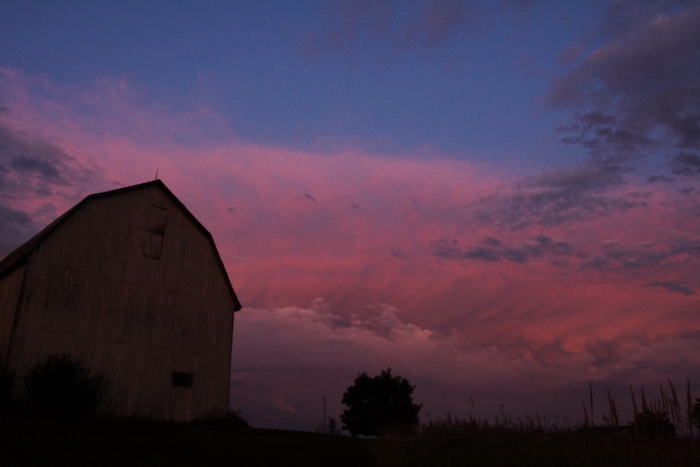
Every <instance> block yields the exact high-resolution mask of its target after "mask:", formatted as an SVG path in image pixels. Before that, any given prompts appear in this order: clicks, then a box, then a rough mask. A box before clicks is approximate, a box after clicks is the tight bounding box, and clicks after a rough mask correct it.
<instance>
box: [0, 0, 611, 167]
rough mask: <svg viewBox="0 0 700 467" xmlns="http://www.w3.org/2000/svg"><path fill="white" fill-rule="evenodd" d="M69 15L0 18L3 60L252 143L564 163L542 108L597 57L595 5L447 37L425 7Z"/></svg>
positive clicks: (184, 6) (493, 13) (59, 7)
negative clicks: (128, 85)
mask: <svg viewBox="0 0 700 467" xmlns="http://www.w3.org/2000/svg"><path fill="white" fill-rule="evenodd" d="M365 3H366V4H367V5H371V4H372V2H365ZM365 3H363V2H360V3H357V4H356V5H364V4H365ZM453 3H454V6H449V5H448V7H449V8H451V9H456V8H457V7H459V6H460V5H459V3H458V2H453ZM68 5H69V6H66V4H56V3H53V2H27V3H23V4H22V5H21V6H16V7H5V9H4V11H3V15H2V19H0V21H1V22H2V23H0V25H1V26H2V31H3V33H2V34H3V35H4V37H2V38H1V39H0V40H2V42H3V43H6V44H13V46H12V47H3V49H2V51H0V59H1V60H2V63H4V64H5V65H6V66H9V67H16V68H19V69H22V70H24V71H25V72H27V73H31V74H43V75H47V76H50V77H51V79H52V80H54V81H55V82H57V83H70V84H72V85H77V86H80V85H81V84H82V85H86V84H88V83H91V82H94V81H95V80H97V79H100V78H102V77H104V76H118V77H123V78H125V79H127V80H129V81H130V82H134V83H137V84H138V86H139V87H140V88H141V89H142V91H143V93H144V94H145V96H146V98H147V99H150V100H152V101H154V103H158V102H160V103H166V105H168V106H172V107H173V108H176V109H177V108H179V107H181V106H193V105H200V104H201V103H205V104H206V105H207V106H211V107H213V108H215V109H217V111H219V112H221V113H222V114H223V115H224V116H225V117H226V119H227V123H228V126H229V128H230V131H231V132H233V133H235V134H236V135H238V136H240V137H241V138H244V139H246V140H250V141H253V142H256V143H266V144H275V145H281V146H285V147H296V148H306V149H308V148H320V149H321V150H324V149H327V150H332V149H334V148H335V147H337V146H338V145H343V144H351V145H358V144H359V145H363V146H366V147H367V148H368V149H371V150H374V151H378V152H382V153H387V154H392V153H397V152H416V153H420V152H425V151H426V150H428V151H430V152H431V153H434V152H437V153H439V154H442V155H444V156H446V157H455V158H464V159H481V158H487V159H490V160H493V159H499V160H498V162H499V163H502V162H508V161H509V160H510V161H512V160H519V159H521V158H523V157H525V158H527V159H528V160H529V161H530V163H532V164H533V165H538V164H539V163H544V164H548V163H549V164H557V163H558V159H560V158H561V156H560V155H557V154H555V152H556V151H557V149H556V148H555V147H552V143H551V140H552V138H551V134H552V132H553V131H554V129H555V128H556V126H557V125H558V122H559V121H560V119H561V118H562V117H563V115H562V114H561V113H558V112H554V111H552V110H549V109H545V108H544V107H543V104H542V96H543V94H544V93H545V92H546V90H547V88H548V86H549V85H550V82H551V80H552V78H553V77H554V76H556V74H558V73H559V74H561V73H564V72H565V71H566V70H567V68H568V67H570V66H571V63H569V64H568V66H567V64H558V59H559V56H560V55H561V54H562V53H564V52H566V51H567V50H568V49H569V48H570V47H571V46H572V45H577V44H582V45H584V42H582V41H584V40H587V39H588V43H586V44H585V45H584V46H587V47H592V46H594V45H595V41H590V38H591V37H593V36H594V35H595V32H596V27H597V24H596V22H595V21H594V19H595V18H596V16H597V15H599V14H600V10H601V7H602V5H601V4H597V5H595V6H594V7H586V6H585V5H583V4H581V3H579V2H572V3H571V5H570V6H568V7H567V8H561V7H556V6H552V5H546V4H543V5H534V6H533V7H519V8H512V7H510V5H499V6H490V5H491V3H490V2H485V3H483V4H478V3H477V4H476V5H475V6H473V7H472V6H469V7H468V9H469V14H471V15H473V16H474V18H473V19H467V20H464V21H463V23H464V24H460V23H457V22H458V21H459V20H458V19H454V18H449V17H448V18H444V19H441V21H448V20H450V21H452V20H454V21H455V22H456V23H457V24H454V25H449V24H447V25H445V27H446V28H448V30H447V32H444V33H442V35H441V34H438V33H437V32H431V31H430V30H427V28H428V27H430V25H421V24H418V25H416V24H413V23H417V22H418V21H420V20H421V18H420V15H421V14H423V13H424V12H425V11H426V10H427V9H429V8H435V7H434V6H431V5H428V4H426V3H423V2H406V3H390V2H387V3H386V4H385V3H382V2H380V3H378V4H377V5H378V6H376V7H374V9H373V10H371V11H369V12H363V11H362V7H361V6H356V7H349V6H348V5H343V4H342V2H301V3H294V4H293V6H290V4H289V3H288V2H263V3H260V4H257V3H255V2H233V3H225V2H210V3H205V4H204V5H203V6H195V5H193V4H191V3H189V2H167V3H165V2H149V3H146V4H140V3H133V4H129V3H126V4H124V3H122V2H119V3H113V2H97V3H93V4H89V3H85V2H73V3H69V4H68ZM405 5H408V6H405ZM494 5H495V4H494ZM348 10H350V11H348ZM472 10H473V12H472ZM441 13H442V12H441ZM444 14H447V15H449V14H451V10H449V9H448V11H446V12H445V13H444ZM382 15H383V16H384V18H382V17H381V16H382ZM439 26H440V24H438V25H435V26H432V27H433V28H434V29H437V28H438V27H439ZM420 28H423V29H422V30H421V29H420ZM412 29H415V31H412ZM431 34H432V35H431Z"/></svg>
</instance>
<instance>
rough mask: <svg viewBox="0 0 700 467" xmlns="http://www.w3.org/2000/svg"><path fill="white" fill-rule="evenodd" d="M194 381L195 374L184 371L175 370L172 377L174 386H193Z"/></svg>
mask: <svg viewBox="0 0 700 467" xmlns="http://www.w3.org/2000/svg"><path fill="white" fill-rule="evenodd" d="M193 381H194V374H192V373H183V372H181V371H173V379H172V385H173V386H186V387H190V386H192V382H193Z"/></svg>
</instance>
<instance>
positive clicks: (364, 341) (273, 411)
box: [0, 69, 700, 429]
mask: <svg viewBox="0 0 700 467" xmlns="http://www.w3.org/2000/svg"><path fill="white" fill-rule="evenodd" d="M0 78H1V81H0V84H1V85H2V88H3V89H4V90H5V91H6V92H5V95H6V96H8V97H6V101H5V102H4V106H5V107H6V108H7V112H5V113H4V114H1V115H0V123H2V124H3V125H4V126H3V128H6V129H7V131H8V133H7V134H8V135H9V136H8V138H10V139H12V138H14V139H12V141H15V140H17V141H20V140H21V141H35V142H36V141H40V142H43V144H48V145H50V147H52V148H55V149H56V151H57V152H56V153H55V154H56V158H57V159H55V160H53V159H50V160H49V162H51V161H53V162H56V161H58V162H60V163H61V164H63V165H62V166H59V165H55V167H58V169H56V170H59V169H60V170H59V173H60V174H64V173H65V175H62V178H61V180H65V183H63V182H62V183H58V182H55V181H52V179H51V178H50V177H48V176H47V175H46V174H45V173H44V174H43V175H42V172H41V171H37V170H35V169H32V170H30V171H29V172H27V170H29V169H26V170H25V171H24V172H22V171H21V170H20V169H13V171H10V172H9V173H11V174H12V176H26V177H30V176H31V177H34V180H35V182H36V183H38V184H42V186H45V194H40V193H39V191H37V190H34V191H27V193H26V196H25V197H23V198H21V199H20V198H12V197H10V196H9V195H8V193H6V192H5V193H2V194H0V195H2V197H0V201H2V205H1V207H2V208H6V209H12V210H14V211H13V212H17V213H24V214H25V215H26V216H27V217H28V218H31V219H35V220H36V222H37V224H41V225H43V224H45V223H47V222H48V221H50V220H51V218H50V217H51V216H55V215H58V214H60V213H61V212H62V211H63V210H65V209H67V208H69V207H70V206H71V205H72V204H73V203H74V202H75V201H77V200H78V199H79V198H80V197H81V196H84V195H87V194H89V193H91V192H94V191H101V190H107V189H111V188H115V187H117V186H121V185H127V184H132V183H138V182H143V181H147V180H150V179H152V178H153V176H154V175H155V170H156V169H158V173H159V175H160V177H161V178H162V180H163V181H164V182H165V183H166V185H168V186H169V187H170V188H171V189H172V191H173V192H174V193H175V194H176V195H177V196H178V197H179V198H180V199H181V200H182V201H183V203H184V204H185V205H186V206H188V208H189V209H190V210H191V211H192V212H193V214H194V215H195V216H196V217H197V218H198V219H200V220H201V221H202V223H203V224H204V225H205V226H206V227H207V228H208V229H209V230H210V231H211V232H212V234H213V236H214V239H215V241H216V243H217V245H218V247H219V249H220V252H221V255H222V258H223V260H224V262H225V265H226V267H227V269H228V271H229V274H230V276H231V280H232V283H233V284H234V287H235V288H236V291H237V293H238V296H239V297H240V299H241V301H242V302H243V304H244V306H245V308H244V309H243V310H242V311H241V312H240V313H239V314H238V315H237V319H236V328H235V337H234V368H233V374H232V394H233V398H232V401H233V402H232V403H233V405H234V407H237V408H241V409H243V411H244V414H247V415H249V416H250V418H251V421H252V422H253V423H254V424H256V423H257V424H258V426H278V427H283V426H284V427H303V428H305V429H313V428H314V424H316V422H319V423H320V416H319V411H320V404H321V403H322V402H321V400H322V396H323V395H324V394H325V395H326V396H327V397H328V400H329V401H330V402H329V410H332V411H333V413H335V414H338V413H339V412H340V410H341V407H339V401H340V398H341V396H342V392H343V391H344V389H345V388H346V387H347V386H348V385H349V384H350V383H351V382H352V380H353V379H354V377H355V376H356V375H357V373H359V372H361V371H368V372H379V371H380V370H381V369H384V368H386V367H388V366H391V367H392V368H393V369H394V370H395V372H396V373H397V374H401V375H403V376H406V377H407V378H409V379H410V380H411V382H412V383H413V384H416V385H417V389H416V397H417V398H418V399H419V402H421V403H424V404H425V408H426V411H429V412H430V413H431V415H433V416H442V415H444V414H445V413H446V412H447V411H448V410H453V413H462V414H466V413H467V412H468V411H469V410H471V409H472V408H471V406H470V404H469V398H470V396H472V395H473V396H474V397H475V399H476V401H477V404H478V406H479V412H480V415H481V416H487V417H489V416H490V415H491V414H492V413H494V412H496V411H497V410H498V406H499V405H500V403H501V402H504V403H505V404H506V407H509V406H510V407H513V408H512V410H513V411H517V412H520V413H530V414H534V412H535V411H539V412H540V413H546V412H547V411H549V413H548V415H549V416H551V417H555V416H557V415H560V416H566V417H568V418H572V417H576V416H577V414H578V407H579V406H580V402H581V401H582V400H585V398H586V397H587V394H586V391H587V381H588V380H594V381H596V382H597V383H596V384H600V385H604V384H606V382H608V383H609V384H610V385H615V387H616V388H617V387H622V388H623V389H625V387H626V386H625V385H626V384H630V383H637V382H638V383H640V384H657V383H658V382H660V381H661V380H663V378H665V377H666V376H667V375H671V376H674V377H677V379H678V380H681V379H682V378H684V377H685V376H690V374H691V373H693V374H695V373H697V370H698V368H700V359H699V358H698V357H697V352H692V349H693V347H694V346H695V347H696V346H697V340H698V335H700V324H697V320H696V319H694V315H693V313H694V311H695V310H697V306H698V304H699V303H700V298H699V296H700V294H698V293H697V291H698V290H700V282H698V279H697V277H696V276H697V274H696V272H697V267H698V262H699V261H700V238H699V237H698V235H697V232H698V231H700V229H699V228H700V225H699V224H700V218H698V217H697V216H689V215H688V212H689V211H692V209H694V206H696V204H695V202H694V201H693V200H692V199H691V198H692V196H688V195H687V194H682V193H679V192H677V191H676V190H675V187H676V185H674V184H670V183H669V184H654V185H649V184H645V183H644V182H643V181H641V180H636V179H634V178H631V177H627V178H625V179H624V180H620V181H617V179H614V180H612V181H611V179H606V178H603V179H601V177H603V176H605V175H606V174H604V173H600V172H591V171H590V170H589V168H586V167H584V168H581V167H574V168H569V169H566V170H560V171H556V172H552V173H548V174H541V175H539V176H537V177H535V178H534V179H531V180H520V181H516V182H513V181H512V180H509V179H508V178H506V177H505V176H503V175H500V174H499V171H498V170H496V169H494V168H493V167H489V166H487V165H482V166H479V165H475V164H473V163H467V162H463V161H457V160H450V159H446V158H441V157H440V155H435V156H434V157H424V156H423V157H418V156H416V155H408V156H405V157H399V156H396V157H381V156H376V155H373V154H365V153H360V152H357V151H353V150H351V149H349V150H346V151H344V152H337V153H332V154H316V153H309V152H300V151H291V150H288V149H285V148H279V147H272V146H262V145H252V144H249V143H246V142H243V141H240V140H238V139H237V138H236V137H235V136H228V135H227V134H226V133H227V130H226V128H225V127H226V125H225V124H223V123H222V119H221V117H220V116H218V115H215V114H213V113H211V112H210V111H209V110H207V109H202V108H189V109H188V108H185V110H182V111H175V110H172V109H170V108H168V107H166V106H163V105H162V104H159V103H152V102H149V101H148V99H144V95H143V93H141V92H140V91H139V90H137V89H136V90H135V89H133V86H132V85H131V84H129V83H128V82H127V81H125V80H104V81H102V82H100V83H97V84H96V85H95V86H94V87H92V88H87V89H81V90H77V89H73V88H61V87H59V86H56V85H53V84H51V83H49V82H47V81H46V80H42V79H37V78H32V77H26V76H23V75H22V74H21V73H18V72H16V71H13V70H6V69H5V70H2V72H1V73H0ZM193 125H194V127H195V128H197V125H199V126H200V127H210V128H213V129H211V130H209V131H210V133H209V134H213V135H214V136H215V138H213V140H214V141H215V143H212V142H211V140H209V141H207V140H205V138H201V137H198V136H197V135H196V131H195V130H193V129H192V127H193ZM183 134H184V135H188V137H187V138H184V139H183V138H181V135H183ZM20 137H21V138H20ZM18 138H19V139H18ZM0 163H3V164H5V163H8V164H9V162H7V161H6V160H4V159H3V160H0ZM27 167H30V168H31V167H34V166H30V165H27ZM51 167H54V166H51ZM27 174H29V175H27ZM75 174H89V175H90V176H87V175H85V176H80V177H76V176H74V175H75ZM69 175H71V177H69ZM613 175H615V174H613ZM601 180H602V182H601ZM47 204H51V205H52V206H53V207H52V209H49V210H46V208H45V207H46V205H47ZM42 209H44V211H42ZM42 213H43V214H42ZM0 229H2V228H1V227H0ZM0 235H6V232H4V231H3V230H0ZM0 245H1V243H0ZM650 284H651V285H650ZM679 284H681V285H682V287H684V288H683V289H680V290H687V291H690V292H691V293H688V294H685V293H678V292H677V291H674V287H675V288H676V289H678V287H681V285H679ZM692 292H695V293H692ZM678 352H685V353H683V354H682V357H678V355H677V353H678ZM674 355H676V357H675V358H674ZM679 361H682V363H683V365H680V364H679V363H678V362H679ZM686 373H687V374H686ZM657 377H658V378H659V380H658V381H653V379H654V378H657ZM625 379H627V381H625ZM581 388H583V389H582V394H581V393H579V392H578V391H579V390H581ZM557 393H560V394H561V393H564V394H567V396H566V397H564V396H561V395H560V396H556V397H555V396H554V395H555V394H557ZM622 397H624V395H623V396H622ZM552 398H555V399H556V403H554V402H551V401H552V400H553V399H552ZM540 404H541V405H540ZM572 421H577V419H574V420H572Z"/></svg>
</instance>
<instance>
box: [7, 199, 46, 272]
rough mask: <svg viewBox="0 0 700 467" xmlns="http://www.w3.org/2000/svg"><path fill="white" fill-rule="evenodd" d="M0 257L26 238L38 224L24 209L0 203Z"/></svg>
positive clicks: (36, 228)
mask: <svg viewBox="0 0 700 467" xmlns="http://www.w3.org/2000/svg"><path fill="white" fill-rule="evenodd" d="M0 219H2V221H1V223H0V225H1V229H0V259H2V258H3V257H4V256H5V255H6V254H8V253H9V252H10V251H12V250H13V249H14V248H16V247H17V246H18V245H20V244H21V243H22V242H23V241H25V240H27V238H29V237H30V236H31V234H32V233H34V232H36V231H37V230H38V226H37V225H36V223H35V222H34V221H33V220H32V219H31V217H30V216H29V215H28V214H27V213H26V212H24V211H19V210H16V209H12V208H10V207H7V206H3V205H2V204H0Z"/></svg>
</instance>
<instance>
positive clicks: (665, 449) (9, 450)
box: [0, 381, 700, 467]
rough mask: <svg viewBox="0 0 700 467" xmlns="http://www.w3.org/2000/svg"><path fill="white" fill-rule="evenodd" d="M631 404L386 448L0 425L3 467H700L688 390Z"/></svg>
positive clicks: (151, 425) (206, 426)
mask: <svg viewBox="0 0 700 467" xmlns="http://www.w3.org/2000/svg"><path fill="white" fill-rule="evenodd" d="M630 395H631V399H632V405H633V408H634V414H635V417H634V421H633V422H632V423H631V424H630V425H629V426H624V427H623V426H620V424H619V417H618V414H617V405H616V402H615V400H614V399H613V398H612V397H610V395H608V397H607V401H606V402H607V406H608V407H607V409H604V410H603V412H604V413H603V414H602V415H600V416H599V417H594V414H595V412H594V408H596V407H595V406H594V401H593V391H592V388H591V390H590V397H589V401H588V405H586V404H584V405H583V415H584V420H583V424H582V425H581V426H579V427H571V426H557V425H551V424H548V422H547V421H546V420H544V421H543V420H541V419H540V418H539V417H537V418H536V419H530V418H525V419H524V420H517V421H513V420H511V419H510V418H509V417H508V416H507V415H505V414H504V413H502V416H501V417H496V419H495V421H493V422H488V421H486V420H477V419H475V418H473V417H469V418H467V419H459V418H452V417H451V416H450V415H448V416H447V417H445V418H442V419H435V420H430V421H428V422H427V423H425V424H423V425H422V426H421V427H420V429H419V430H418V431H417V432H415V433H410V434H406V433H388V434H387V435H386V436H385V437H384V438H382V439H357V438H351V437H347V436H331V435H323V434H320V433H308V432H297V431H284V430H264V429H255V428H249V427H246V426H240V425H241V422H242V423H243V424H244V423H245V422H244V421H242V420H241V419H240V418H239V417H237V416H236V414H235V413H234V414H230V415H229V418H228V419H227V420H224V421H219V422H201V423H191V424H175V423H164V422H152V421H151V422H149V421H134V420H131V421H116V420H92V421H90V420H42V419H32V418H21V417H14V418H12V419H9V420H0V466H3V467H5V466H8V467H11V466H23V465H75V466H81V465H100V466H112V465H114V466H122V465H129V466H140V465H148V466H152V465H168V466H180V465H183V466H184V465H186V466H192V465H211V466H218V465H228V466H230V465H234V466H278V465H285V466H311V467H313V466H340V467H342V466H357V467H362V466H379V467H393V466H402V467H403V466H407V467H411V466H441V467H449V466H482V467H490V466H538V467H550V466H551V467H565V466H571V467H587V466H595V467H605V466H610V467H613V466H614V467H627V466H629V467H633V466H634V467H652V466H653V467H656V466H662V467H666V466H668V467H685V466H697V467H700V438H698V437H697V436H695V437H694V436H693V431H692V430H693V425H692V423H691V407H692V404H691V402H692V398H691V394H690V382H688V386H687V390H686V397H685V399H686V400H685V404H683V403H682V402H681V399H679V397H678V395H677V393H676V390H675V388H674V387H673V384H672V383H671V381H668V389H664V386H661V387H660V395H659V396H658V397H653V398H651V399H650V398H647V396H646V395H645V394H644V392H643V391H642V392H641V393H639V394H637V393H635V391H634V390H633V389H632V388H630ZM683 405H686V406H687V407H682V406H683ZM594 418H602V419H603V420H604V421H605V425H606V426H603V427H601V426H596V425H595V424H594ZM676 428H678V429H679V430H678V431H677V430H676Z"/></svg>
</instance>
